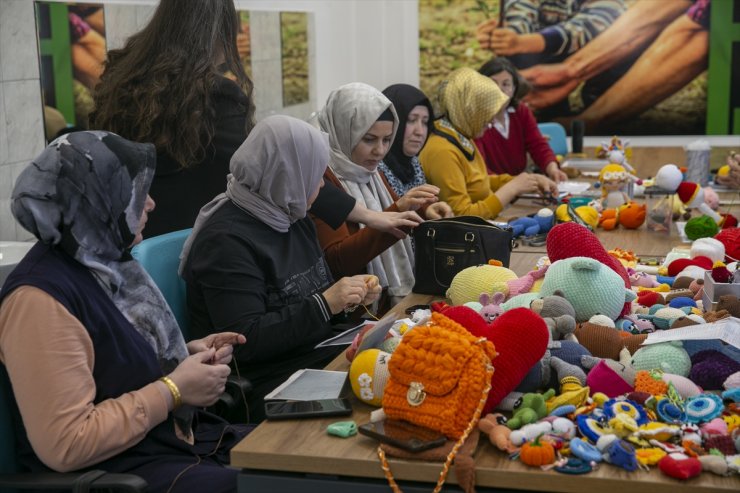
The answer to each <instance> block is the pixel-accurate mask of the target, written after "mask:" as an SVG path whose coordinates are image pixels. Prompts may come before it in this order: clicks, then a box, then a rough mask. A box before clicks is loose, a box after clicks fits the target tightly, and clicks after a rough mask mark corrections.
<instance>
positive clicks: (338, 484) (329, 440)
mask: <svg viewBox="0 0 740 493" xmlns="http://www.w3.org/2000/svg"><path fill="white" fill-rule="evenodd" d="M539 207H540V206H537V205H534V204H526V203H517V204H516V205H515V207H511V208H509V209H507V211H506V216H508V217H514V215H516V214H519V215H523V214H527V213H531V212H532V211H534V210H536V209H538V208H539ZM525 211H528V212H525ZM733 214H735V215H736V216H740V207H738V206H735V209H733ZM597 234H598V236H599V238H600V240H601V241H602V243H603V244H604V245H605V246H606V247H607V249H610V248H615V247H620V248H623V249H626V250H632V251H633V252H635V253H636V254H638V255H641V256H664V255H665V254H666V253H667V252H668V251H669V250H670V249H671V248H672V247H674V246H684V247H687V248H688V246H689V245H688V244H684V243H681V242H680V239H679V238H678V235H676V234H675V233H674V232H672V233H671V234H670V235H664V234H658V233H653V232H649V231H647V230H646V229H645V228H644V226H643V227H642V228H640V229H638V230H624V229H618V230H615V231H602V230H598V231H597ZM545 252H546V249H545V247H544V246H543V247H521V246H520V247H519V248H517V249H515V250H514V252H513V253H512V257H511V263H510V268H511V269H512V270H513V271H514V272H516V273H517V274H518V275H520V276H521V275H524V274H526V273H527V272H529V271H530V270H532V267H533V266H534V265H535V263H536V261H537V259H538V258H540V257H541V256H542V255H545ZM435 299H436V298H435V297H434V296H428V295H418V294H412V295H410V296H408V297H406V298H405V299H404V300H403V302H401V303H400V304H399V305H397V306H396V307H395V308H394V311H395V312H396V313H397V314H398V315H399V316H401V314H403V312H404V310H405V308H407V307H409V306H412V305H415V304H426V303H429V302H430V301H433V300H435ZM328 368H329V369H338V370H347V369H348V363H347V361H346V360H345V359H344V356H343V355H340V356H339V357H338V358H337V359H336V360H334V362H332V364H330V365H329V366H328ZM351 399H352V401H353V406H354V413H353V415H352V417H351V419H353V420H354V421H355V422H356V423H358V424H362V423H366V422H368V421H369V413H370V411H372V409H373V408H371V407H370V406H367V405H366V404H364V403H362V402H360V401H359V400H358V399H356V398H355V397H354V396H351ZM334 421H338V419H336V418H327V419H312V420H303V421H284V422H264V423H262V424H261V425H259V426H258V427H257V428H256V429H255V430H254V431H253V432H252V433H251V434H250V435H249V436H247V437H246V439H244V440H243V441H242V442H241V443H239V444H238V445H237V446H236V447H234V449H233V450H232V452H231V462H232V465H233V466H235V467H239V468H242V469H243V472H242V474H240V476H239V491H243V492H262V491H271V492H292V491H295V492H301V493H311V492H317V493H318V492H321V493H324V492H352V493H365V492H367V493H370V492H386V491H389V487H388V485H387V482H386V481H385V479H384V476H383V472H382V470H381V468H380V462H379V460H378V457H377V455H376V447H377V444H376V442H375V441H374V440H372V439H370V438H367V437H364V436H361V435H358V436H354V437H351V438H347V439H342V438H337V437H333V436H329V435H327V433H326V427H327V425H328V424H330V423H332V422H334ZM475 460H476V484H477V490H478V491H479V492H484V491H513V490H530V491H557V492H572V493H625V491H629V493H679V492H684V491H685V492H687V493H710V492H713V493H716V492H724V491H727V492H730V491H732V492H738V491H740V479H739V478H738V477H737V476H734V477H729V478H725V477H719V476H715V475H712V474H710V473H703V474H702V475H701V476H700V477H699V478H695V479H692V480H690V481H678V480H674V479H671V478H669V477H667V476H665V475H663V474H662V473H660V472H659V471H658V470H657V469H656V468H653V469H652V470H651V471H650V472H643V471H636V472H632V473H630V472H627V471H624V470H622V469H619V468H617V467H614V466H611V465H603V466H601V467H600V468H599V469H598V470H597V471H593V472H591V473H589V474H586V475H582V476H571V475H567V474H560V473H556V472H552V471H547V472H546V471H541V470H540V469H537V468H531V467H528V466H526V465H524V464H522V463H520V462H518V461H510V460H508V458H507V457H506V455H505V454H504V453H502V452H500V451H498V450H496V449H494V448H493V446H492V445H491V444H490V443H488V441H487V440H482V441H481V445H480V446H479V448H478V450H477V452H476V454H475ZM390 464H391V468H392V470H393V473H394V475H395V477H396V480H397V481H398V482H399V484H400V485H401V487H402V488H403V490H404V491H405V492H406V493H409V492H412V493H413V492H422V491H423V492H428V491H431V489H432V486H433V483H434V482H435V481H436V478H437V477H438V475H439V472H440V469H441V464H438V463H427V462H416V461H405V460H397V459H391V460H390ZM453 469H454V468H453ZM455 483H456V478H455V474H454V470H453V471H451V472H450V474H449V476H448V479H447V484H448V486H446V487H445V489H444V491H460V490H459V488H455V487H454V486H452V485H454V484H455Z"/></svg>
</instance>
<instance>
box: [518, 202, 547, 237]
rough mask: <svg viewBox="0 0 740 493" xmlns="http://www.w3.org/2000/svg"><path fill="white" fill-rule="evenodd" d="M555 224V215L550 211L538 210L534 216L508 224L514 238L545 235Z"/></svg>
mask: <svg viewBox="0 0 740 493" xmlns="http://www.w3.org/2000/svg"><path fill="white" fill-rule="evenodd" d="M554 223H555V215H554V214H553V212H552V211H551V210H550V209H540V210H539V211H537V214H535V215H534V216H524V217H520V218H518V219H515V220H513V221H510V222H509V226H511V227H512V233H513V235H514V238H518V237H519V236H534V235H536V234H541V233H547V232H548V231H550V228H552V226H553V224H554Z"/></svg>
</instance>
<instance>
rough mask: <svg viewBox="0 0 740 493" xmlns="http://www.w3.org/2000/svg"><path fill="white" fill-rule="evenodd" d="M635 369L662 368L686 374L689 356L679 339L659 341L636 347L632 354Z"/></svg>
mask: <svg viewBox="0 0 740 493" xmlns="http://www.w3.org/2000/svg"><path fill="white" fill-rule="evenodd" d="M632 367H633V368H634V369H635V370H638V371H639V370H656V369H657V370H662V371H664V372H666V373H675V374H676V375H681V376H684V377H685V376H688V374H689V371H690V370H691V358H690V357H689V353H687V352H686V350H685V349H684V348H683V344H682V343H681V341H669V342H661V343H658V344H651V345H649V346H645V347H643V348H641V349H638V350H637V351H636V352H635V353H634V354H633V355H632Z"/></svg>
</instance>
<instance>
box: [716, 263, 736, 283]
mask: <svg viewBox="0 0 740 493" xmlns="http://www.w3.org/2000/svg"><path fill="white" fill-rule="evenodd" d="M731 278H732V272H730V270H729V269H728V268H727V266H726V265H725V263H724V262H722V261H720V260H718V261H716V262H715V263H714V265H713V266H712V280H713V281H714V282H717V283H728V282H730V279H731Z"/></svg>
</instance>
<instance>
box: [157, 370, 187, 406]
mask: <svg viewBox="0 0 740 493" xmlns="http://www.w3.org/2000/svg"><path fill="white" fill-rule="evenodd" d="M159 380H161V381H162V382H164V384H165V385H166V386H167V388H168V389H170V393H171V394H172V399H173V400H174V401H175V407H174V409H177V408H178V407H180V406H181V405H182V395H180V389H178V388H177V385H175V382H173V381H172V379H171V378H170V377H162V378H160V379H159ZM174 409H173V410H174Z"/></svg>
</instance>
